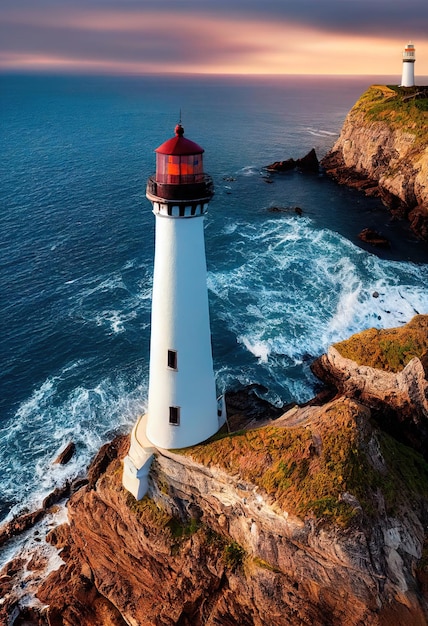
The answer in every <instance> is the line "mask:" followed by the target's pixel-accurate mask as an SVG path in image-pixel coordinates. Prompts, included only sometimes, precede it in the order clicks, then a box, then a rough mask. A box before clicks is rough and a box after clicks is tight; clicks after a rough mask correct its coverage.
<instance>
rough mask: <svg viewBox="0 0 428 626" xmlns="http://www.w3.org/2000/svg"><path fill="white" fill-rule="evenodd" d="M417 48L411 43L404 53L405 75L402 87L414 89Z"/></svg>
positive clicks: (402, 78) (402, 77) (402, 76)
mask: <svg viewBox="0 0 428 626" xmlns="http://www.w3.org/2000/svg"><path fill="white" fill-rule="evenodd" d="M415 61H416V51H415V46H414V45H413V44H412V43H411V42H409V43H408V44H407V46H406V47H405V48H404V52H403V73H402V75H401V85H400V86H401V87H414V85H415Z"/></svg>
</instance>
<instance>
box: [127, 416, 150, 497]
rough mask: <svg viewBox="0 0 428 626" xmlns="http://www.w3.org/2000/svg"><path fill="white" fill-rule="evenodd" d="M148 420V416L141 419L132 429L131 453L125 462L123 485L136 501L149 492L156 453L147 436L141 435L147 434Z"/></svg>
mask: <svg viewBox="0 0 428 626" xmlns="http://www.w3.org/2000/svg"><path fill="white" fill-rule="evenodd" d="M146 419H147V415H143V416H142V417H140V419H139V420H138V421H137V423H136V424H135V426H134V428H133V429H132V433H131V445H130V448H129V452H128V455H127V456H126V457H125V458H124V460H123V476H122V485H123V486H124V487H125V489H126V490H127V491H129V492H130V493H132V495H133V496H134V498H135V499H136V500H141V499H142V498H144V496H145V495H146V493H147V491H148V488H149V484H148V480H149V472H150V467H151V464H152V460H153V453H154V451H155V448H154V447H153V445H152V444H151V443H150V441H149V440H148V439H147V438H146V437H145V435H143V436H142V437H141V433H145V432H146V424H145V422H146ZM137 432H138V435H139V438H137Z"/></svg>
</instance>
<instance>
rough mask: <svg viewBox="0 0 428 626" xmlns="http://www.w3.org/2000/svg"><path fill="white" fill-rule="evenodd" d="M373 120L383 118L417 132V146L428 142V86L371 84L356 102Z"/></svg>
mask: <svg viewBox="0 0 428 626" xmlns="http://www.w3.org/2000/svg"><path fill="white" fill-rule="evenodd" d="M352 110H353V111H354V112H360V113H362V114H363V115H364V117H365V118H366V119H367V120H368V121H370V122H384V123H386V124H388V126H390V127H391V128H393V129H399V130H401V131H406V132H409V133H411V134H412V135H414V138H415V146H421V145H425V146H426V144H427V143H428V125H427V121H428V88H426V87H398V86H394V85H389V86H386V85H372V86H371V87H370V88H369V89H368V90H367V91H366V92H365V93H364V94H363V95H362V96H361V97H360V98H359V100H358V101H357V102H356V104H355V105H354V107H353V109H352Z"/></svg>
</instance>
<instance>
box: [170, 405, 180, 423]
mask: <svg viewBox="0 0 428 626" xmlns="http://www.w3.org/2000/svg"><path fill="white" fill-rule="evenodd" d="M169 423H170V424H174V426H179V425H180V407H179V406H170V407H169Z"/></svg>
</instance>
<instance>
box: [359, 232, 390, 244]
mask: <svg viewBox="0 0 428 626" xmlns="http://www.w3.org/2000/svg"><path fill="white" fill-rule="evenodd" d="M358 237H359V239H361V241H364V242H365V243H369V244H370V245H372V246H376V247H377V248H389V245H390V244H389V241H388V239H387V238H386V237H383V236H382V235H380V234H379V233H378V232H376V231H375V230H372V229H371V228H364V230H362V231H361V232H360V234H359V235H358Z"/></svg>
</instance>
